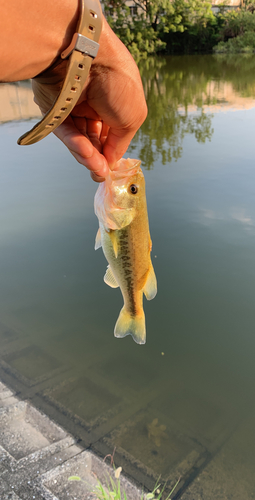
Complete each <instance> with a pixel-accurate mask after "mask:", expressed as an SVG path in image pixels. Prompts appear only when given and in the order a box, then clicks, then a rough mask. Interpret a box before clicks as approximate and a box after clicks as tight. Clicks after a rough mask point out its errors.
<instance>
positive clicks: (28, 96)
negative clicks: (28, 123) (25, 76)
mask: <svg viewBox="0 0 255 500" xmlns="http://www.w3.org/2000/svg"><path fill="white" fill-rule="evenodd" d="M40 116H41V113H40V111H39V108H38V106H37V105H36V104H35V103H34V101H33V95H32V90H31V83H30V81H29V80H27V81H24V82H18V83H0V123H1V122H2V123H3V122H8V121H11V120H27V119H29V118H37V117H40Z"/></svg>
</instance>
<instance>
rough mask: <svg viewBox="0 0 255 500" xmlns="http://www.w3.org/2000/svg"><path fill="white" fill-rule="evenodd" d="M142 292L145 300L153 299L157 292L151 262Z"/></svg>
mask: <svg viewBox="0 0 255 500" xmlns="http://www.w3.org/2000/svg"><path fill="white" fill-rule="evenodd" d="M143 293H144V295H145V297H146V299H147V300H152V299H154V297H155V295H156V294H157V279H156V276H155V272H154V269H153V265H152V263H150V269H149V273H148V277H147V280H146V283H145V285H144V288H143Z"/></svg>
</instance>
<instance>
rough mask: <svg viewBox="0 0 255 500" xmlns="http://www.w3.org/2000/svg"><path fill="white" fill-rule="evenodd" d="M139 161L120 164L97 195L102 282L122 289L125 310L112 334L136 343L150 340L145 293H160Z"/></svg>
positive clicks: (152, 294) (148, 296) (96, 206)
mask: <svg viewBox="0 0 255 500" xmlns="http://www.w3.org/2000/svg"><path fill="white" fill-rule="evenodd" d="M140 165H141V162H140V161H138V160H131V159H124V158H123V159H122V160H120V161H119V162H118V163H117V165H116V167H115V169H114V170H113V171H111V172H110V174H109V175H108V176H107V178H106V180H105V181H104V182H102V183H101V184H100V185H99V187H98V190H97V192H96V195H95V213H96V215H97V217H98V220H99V230H98V233H97V236H96V243H95V249H96V250H97V249H98V248H99V247H101V246H102V248H103V252H104V255H105V257H106V259H107V261H108V263H109V265H108V268H107V270H106V274H105V276H104V281H105V283H107V285H109V286H111V287H112V288H117V287H118V286H119V287H120V289H121V292H122V295H123V299H124V306H123V308H122V309H121V311H120V315H119V317H118V320H117V323H116V325H115V329H114V335H115V337H118V338H122V337H125V336H126V335H132V337H133V339H134V340H135V342H137V344H144V343H145V341H146V328H145V316H144V311H143V294H145V296H146V298H147V299H148V300H151V299H153V298H154V297H155V295H156V293H157V281H156V276H155V273H154V269H153V266H152V262H151V256H150V253H151V247H152V243H151V238H150V232H149V222H148V215H147V204H146V195H145V180H144V176H143V172H142V170H141V168H140Z"/></svg>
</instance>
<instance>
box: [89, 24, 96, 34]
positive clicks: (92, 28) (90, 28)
mask: <svg viewBox="0 0 255 500" xmlns="http://www.w3.org/2000/svg"><path fill="white" fill-rule="evenodd" d="M89 31H91V33H94V32H95V28H94V26H91V25H90V26H89Z"/></svg>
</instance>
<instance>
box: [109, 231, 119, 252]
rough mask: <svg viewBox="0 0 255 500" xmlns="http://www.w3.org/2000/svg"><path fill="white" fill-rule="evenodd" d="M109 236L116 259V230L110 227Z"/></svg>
mask: <svg viewBox="0 0 255 500" xmlns="http://www.w3.org/2000/svg"><path fill="white" fill-rule="evenodd" d="M109 236H110V238H111V242H112V248H113V251H114V255H115V258H116V259H117V257H118V239H117V236H116V231H115V230H113V229H110V231H109Z"/></svg>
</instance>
